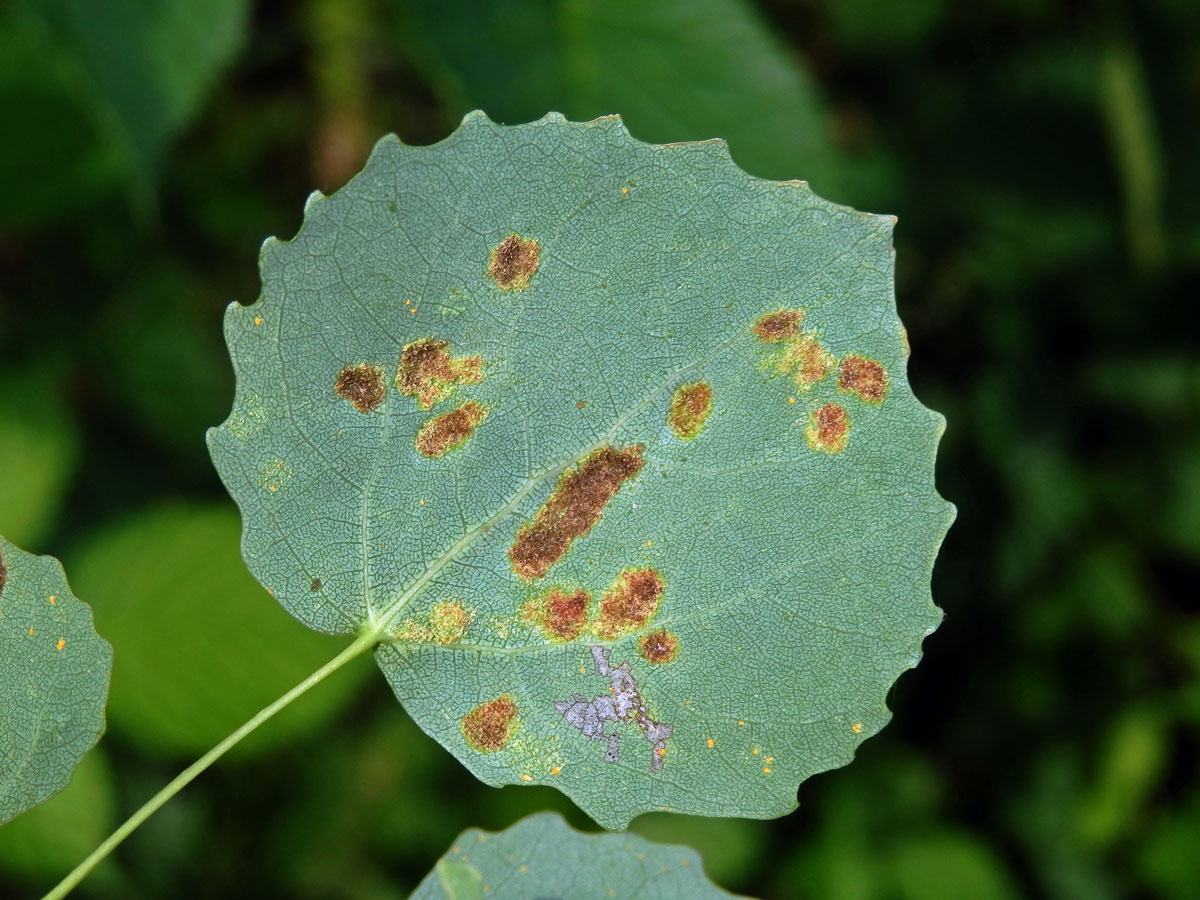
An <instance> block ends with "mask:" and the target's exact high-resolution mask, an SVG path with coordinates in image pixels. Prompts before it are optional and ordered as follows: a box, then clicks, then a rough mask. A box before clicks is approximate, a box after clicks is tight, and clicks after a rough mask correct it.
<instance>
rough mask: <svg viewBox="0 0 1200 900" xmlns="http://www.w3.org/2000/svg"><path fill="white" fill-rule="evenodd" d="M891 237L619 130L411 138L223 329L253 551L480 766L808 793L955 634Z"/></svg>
mask: <svg viewBox="0 0 1200 900" xmlns="http://www.w3.org/2000/svg"><path fill="white" fill-rule="evenodd" d="M892 225H893V220H892V219H890V218H880V217H877V216H871V215H865V214H862V213H859V212H856V211H854V210H851V209H848V208H846V207H841V206H837V205H834V204H832V203H829V202H827V201H825V200H822V199H821V198H819V197H817V196H815V195H814V194H813V193H812V192H811V191H810V190H809V189H808V187H807V186H806V185H805V184H804V183H802V182H771V181H763V180H759V179H756V178H752V177H750V176H749V175H746V174H745V173H743V172H741V171H740V170H739V169H738V168H737V167H736V166H735V165H733V163H732V162H731V161H730V159H729V156H728V153H727V151H726V147H725V145H724V143H722V142H720V141H708V142H704V143H697V144H679V145H666V146H654V145H649V144H644V143H641V142H639V141H636V140H634V139H632V138H631V137H630V136H629V134H628V133H627V132H626V131H625V129H624V127H623V126H622V124H621V122H620V120H619V119H617V118H615V117H610V118H605V119H598V120H596V121H594V122H589V123H583V124H579V123H569V122H567V121H565V120H563V118H562V117H561V116H557V115H552V116H548V117H547V118H545V119H543V120H541V121H538V122H534V123H531V124H528V125H522V126H517V127H513V128H505V127H501V126H498V125H495V124H493V123H491V122H490V121H488V120H487V119H486V117H484V116H482V115H480V114H473V115H471V116H468V117H467V119H466V121H465V122H464V124H463V126H462V127H461V128H460V129H459V130H458V131H457V132H456V133H455V134H454V135H452V136H451V137H450V138H448V139H447V140H446V141H444V142H442V143H440V144H437V145H435V146H432V147H406V146H404V145H402V144H401V143H400V142H399V141H397V140H396V139H395V138H393V137H389V138H384V139H383V140H382V141H381V142H380V143H379V145H378V146H377V147H376V148H375V151H374V153H373V154H372V156H371V159H370V160H369V162H368V164H367V167H366V169H365V170H364V172H363V173H362V174H361V175H359V176H357V177H356V178H355V179H353V180H352V181H351V182H350V184H348V185H347V187H346V188H344V189H343V190H341V191H339V192H337V193H336V194H334V195H332V196H330V197H328V198H326V197H322V196H320V195H319V194H314V195H313V197H312V198H310V201H309V203H308V205H307V208H306V214H305V223H304V226H303V228H302V229H301V231H300V234H299V235H298V236H297V237H296V238H295V239H294V240H292V241H290V242H286V243H284V242H279V241H276V240H271V241H268V242H267V243H266V244H265V245H264V247H263V251H262V260H261V268H262V277H263V294H262V297H261V298H260V300H259V302H257V303H256V304H254V305H253V306H249V307H242V306H238V305H236V304H235V305H233V306H231V307H230V308H229V310H228V312H227V316H226V338H227V341H228V343H229V346H230V350H231V355H232V357H233V361H234V366H235V369H236V373H237V382H238V388H237V397H236V399H235V402H234V408H233V411H232V413H231V415H230V417H229V418H228V419H227V420H226V422H225V423H224V424H223V425H221V426H220V427H219V428H216V429H214V430H213V431H212V432H210V447H211V450H212V454H213V459H214V461H215V463H216V465H217V468H218V470H219V471H220V473H221V477H222V478H223V480H224V482H225V484H226V486H227V487H228V488H229V490H230V493H231V494H232V495H233V496H234V498H235V499H236V500H237V502H238V504H239V505H240V507H241V510H242V514H243V526H244V530H243V555H244V556H245V559H246V561H247V563H248V565H249V566H250V568H251V570H252V571H253V572H254V574H255V575H256V576H257V577H258V578H259V580H260V581H261V582H262V583H263V584H264V585H265V586H266V587H268V588H269V589H270V590H271V591H272V592H273V593H274V595H275V596H276V597H277V598H278V599H279V600H280V602H281V603H282V604H283V605H284V606H285V607H286V608H287V609H288V610H290V611H291V612H292V613H293V615H295V616H296V617H297V618H299V619H300V620H301V621H303V622H305V623H307V624H308V625H310V626H311V627H313V628H315V629H318V630H321V631H328V632H333V633H345V634H351V633H357V632H360V631H362V630H366V631H367V632H368V633H370V634H374V635H377V636H378V637H379V638H380V640H381V642H382V643H381V646H380V647H379V649H378V651H377V654H376V657H377V660H378V662H379V664H380V666H381V668H382V669H383V671H384V673H385V675H386V676H387V678H388V680H389V681H390V682H391V685H392V687H393V689H394V691H395V693H396V695H397V696H398V697H399V699H400V700H401V701H402V702H403V704H404V706H405V707H406V709H407V710H408V711H409V712H410V714H411V715H412V716H413V717H414V719H415V720H416V721H417V722H418V723H419V724H420V726H421V727H422V728H423V729H425V730H426V731H427V732H429V733H430V734H432V735H433V736H435V737H436V738H437V739H438V740H439V741H440V742H441V743H442V744H443V745H445V746H446V747H447V748H449V749H450V750H451V751H452V752H453V753H455V754H456V755H457V756H458V757H459V758H460V759H461V760H462V761H463V762H464V763H465V764H466V765H467V766H468V767H469V768H470V769H471V771H472V772H474V773H475V774H476V775H477V776H478V777H479V778H481V779H483V780H484V781H486V782H487V783H489V784H495V785H499V784H510V783H512V784H529V783H538V784H551V785H554V786H556V787H558V788H560V789H561V790H563V791H565V792H566V793H567V794H568V795H570V796H571V797H572V798H573V799H574V800H575V801H576V802H577V803H579V804H580V805H581V806H582V807H583V808H584V809H586V810H587V811H588V813H589V814H590V815H592V816H593V817H594V818H595V819H596V820H597V821H598V822H601V823H602V824H604V825H606V826H608V827H620V826H622V825H623V824H625V823H626V822H628V820H629V819H630V818H631V817H632V816H634V815H637V814H638V813H640V812H644V811H646V810H655V809H662V810H675V811H683V812H691V813H700V814H705V815H744V816H752V817H768V816H776V815H780V814H782V813H785V812H787V811H789V810H790V809H792V808H793V807H794V806H795V797H796V788H797V785H798V784H799V782H800V781H802V780H803V779H804V778H807V777H808V776H809V775H812V774H813V773H815V772H819V771H822V770H825V769H828V768H831V767H833V766H838V765H842V764H844V763H846V762H847V761H848V760H849V759H850V757H851V756H852V754H853V752H854V749H855V747H857V745H858V744H859V743H860V742H861V741H862V740H864V739H865V738H867V737H869V736H870V735H872V734H874V733H876V732H877V731H878V730H879V729H880V728H881V727H883V725H884V724H885V722H886V721H887V718H888V715H889V714H888V711H887V708H886V706H885V705H884V697H885V695H886V693H887V691H888V689H889V688H890V686H891V685H892V683H893V682H894V681H895V679H896V678H897V676H898V675H899V674H900V673H901V672H902V671H903V670H904V669H906V668H909V667H911V666H913V665H915V664H916V662H917V660H918V658H919V656H920V645H921V640H922V639H923V638H924V636H925V635H927V634H929V633H930V632H931V631H932V630H933V629H934V628H935V627H936V625H937V622H938V621H939V612H938V610H937V608H936V607H934V606H933V604H932V602H931V599H930V594H929V575H930V569H931V566H932V564H933V558H934V555H935V553H936V549H937V547H938V545H939V543H940V541H941V539H942V536H943V534H944V532H945V530H946V528H947V527H948V525H949V522H950V520H951V517H952V507H950V505H949V504H947V503H946V502H945V501H943V500H941V499H940V498H939V497H938V496H937V494H936V492H935V491H934V488H933V462H934V453H935V448H936V444H937V440H938V437H939V435H940V434H941V431H942V427H943V423H942V419H941V417H940V416H938V415H937V414H935V413H932V412H930V411H929V410H927V409H926V408H925V407H923V406H922V405H921V404H920V403H919V402H918V401H917V400H916V399H915V398H914V396H913V395H912V392H911V390H910V388H909V385H908V382H907V379H906V376H905V364H906V359H907V347H906V340H905V337H904V332H903V329H902V327H901V325H900V322H899V320H898V319H897V316H896V311H895V304H894V299H893V293H892V260H893V256H892V249H891V230H892Z"/></svg>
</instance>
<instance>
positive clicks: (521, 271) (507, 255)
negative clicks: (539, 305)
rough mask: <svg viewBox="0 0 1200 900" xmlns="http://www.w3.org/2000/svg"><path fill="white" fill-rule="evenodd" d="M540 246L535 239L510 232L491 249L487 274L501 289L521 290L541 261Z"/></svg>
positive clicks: (527, 284)
mask: <svg viewBox="0 0 1200 900" xmlns="http://www.w3.org/2000/svg"><path fill="white" fill-rule="evenodd" d="M541 258H542V248H541V245H539V244H538V242H537V241H534V240H526V239H525V238H523V237H521V236H520V235H519V234H510V235H509V236H508V237H506V238H505V239H504V240H502V241H501V242H500V243H499V244H497V245H496V247H495V249H493V250H492V255H491V259H490V261H489V263H488V275H489V276H491V278H492V279H493V280H494V281H495V282H496V284H497V285H499V287H500V289H501V290H503V291H523V290H525V288H527V287H529V280H530V279H531V278H533V273H534V272H536V271H537V268H538V265H539V264H540V263H541Z"/></svg>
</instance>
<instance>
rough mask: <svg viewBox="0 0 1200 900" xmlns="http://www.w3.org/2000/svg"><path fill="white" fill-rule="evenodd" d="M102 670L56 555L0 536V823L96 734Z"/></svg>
mask: <svg viewBox="0 0 1200 900" xmlns="http://www.w3.org/2000/svg"><path fill="white" fill-rule="evenodd" d="M111 671H112V648H111V647H109V645H108V642H107V641H105V640H104V639H103V638H101V637H100V636H99V635H98V634H96V630H95V629H94V628H93V627H92V611H91V609H90V608H89V607H88V605H87V604H86V603H83V602H81V601H80V600H77V599H76V598H75V596H74V595H73V594H72V593H71V589H70V588H69V587H68V586H67V579H66V576H65V575H64V574H63V569H62V566H61V565H60V564H59V562H58V560H56V559H54V558H53V557H50V556H34V555H33V554H31V553H26V552H25V551H24V550H21V549H19V548H18V547H16V546H14V545H13V544H11V543H9V542H8V541H6V540H5V539H4V538H2V537H0V824H3V823H4V822H7V821H9V820H10V819H12V818H13V817H14V816H17V815H19V814H20V813H22V812H24V811H25V810H27V809H29V808H30V807H33V806H36V805H37V804H39V803H41V802H42V801H44V800H46V799H47V798H49V797H51V796H52V795H54V794H56V793H58V792H59V791H61V790H62V789H63V788H64V787H66V786H67V782H68V781H70V779H71V773H72V772H74V771H75V767H76V766H77V765H79V761H80V760H81V759H82V758H83V755H84V754H85V753H87V751H88V750H90V749H91V748H92V746H93V745H94V744H95V743H96V741H98V740H99V739H100V735H102V734H103V733H104V703H105V700H106V698H107V696H108V678H109V674H110V672H111Z"/></svg>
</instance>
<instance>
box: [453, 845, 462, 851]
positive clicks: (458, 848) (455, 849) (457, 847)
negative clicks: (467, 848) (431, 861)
mask: <svg viewBox="0 0 1200 900" xmlns="http://www.w3.org/2000/svg"><path fill="white" fill-rule="evenodd" d="M461 850H462V848H461V847H459V846H458V844H455V845H454V846H453V847H451V848H450V852H451V853H459V852H460V851H461Z"/></svg>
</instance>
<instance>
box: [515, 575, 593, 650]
mask: <svg viewBox="0 0 1200 900" xmlns="http://www.w3.org/2000/svg"><path fill="white" fill-rule="evenodd" d="M591 602H592V595H591V594H589V593H588V592H587V591H584V590H577V591H567V590H564V589H563V588H558V587H556V588H551V589H550V590H549V591H547V592H546V593H545V594H544V595H543V596H542V597H539V598H538V599H537V600H534V601H532V602H531V603H530V604H529V607H528V609H527V615H526V618H527V619H529V621H530V622H531V623H533V624H534V625H537V626H538V627H540V628H541V629H542V631H544V632H545V633H546V637H548V638H550V640H552V641H573V640H575V638H577V637H579V635H581V634H582V633H583V629H584V627H586V625H587V620H588V607H589V606H590V605H591Z"/></svg>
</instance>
